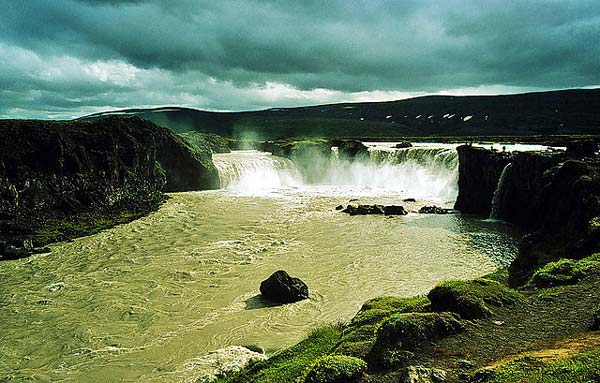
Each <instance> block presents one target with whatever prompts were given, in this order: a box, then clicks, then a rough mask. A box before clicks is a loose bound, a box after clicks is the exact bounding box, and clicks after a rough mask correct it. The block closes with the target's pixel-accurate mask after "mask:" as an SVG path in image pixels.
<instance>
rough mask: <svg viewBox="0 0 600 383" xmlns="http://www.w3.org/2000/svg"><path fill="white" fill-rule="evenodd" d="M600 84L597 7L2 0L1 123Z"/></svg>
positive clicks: (530, 2)
mask: <svg viewBox="0 0 600 383" xmlns="http://www.w3.org/2000/svg"><path fill="white" fill-rule="evenodd" d="M598 86H600V1H597V0H589V1H588V0H560V1H556V0H555V1H549V0H546V1H542V0H536V1H534V0H519V1H508V0H502V1H500V0H486V1H465V0H463V1H458V0H445V1H427V0H402V1H400V0H396V1H391V0H364V1H359V0H339V1H338V0H329V1H314V0H305V1H283V0H282V1H266V0H264V1H258V0H256V1H253V0H246V1H238V0H221V1H216V2H215V1H203V0H148V1H141V0H97V1H94V0H24V1H15V0H0V118H42V119H59V118H73V117H79V116H82V115H86V114H90V113H94V112H98V111H106V110H115V109H124V108H132V107H158V106H184V107H191V108H198V109H206V110H220V111H225V110H232V111H239V110H256V109H265V108H270V107H291V106H302V105H314V104H322V103H334V102H347V101H384V100H395V99H402V98H408V97H414V96H422V95H426V94H452V95H466V94H469V95H477V94H506V93H521V92H527V91H538V90H550V89H566V88H582V87H598Z"/></svg>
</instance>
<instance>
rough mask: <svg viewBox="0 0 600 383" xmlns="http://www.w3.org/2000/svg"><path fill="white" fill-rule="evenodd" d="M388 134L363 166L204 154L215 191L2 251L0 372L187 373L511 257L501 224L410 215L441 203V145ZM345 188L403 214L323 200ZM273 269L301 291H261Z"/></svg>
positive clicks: (150, 376) (445, 183) (143, 376)
mask: <svg viewBox="0 0 600 383" xmlns="http://www.w3.org/2000/svg"><path fill="white" fill-rule="evenodd" d="M392 146H393V145H391V144H390V145H387V144H374V145H370V156H369V159H368V161H366V162H363V163H347V162H342V161H339V160H338V159H335V156H333V159H332V160H331V161H329V162H327V163H323V162H319V163H315V165H314V166H313V167H312V169H313V170H312V172H310V174H308V173H306V171H304V172H303V171H300V168H302V169H306V167H300V166H297V164H295V163H294V162H293V161H290V160H289V159H284V158H278V157H274V156H272V155H270V154H268V153H261V152H255V151H242V152H233V153H229V154H222V155H215V164H216V166H217V167H218V169H219V171H220V174H221V182H222V184H223V189H221V190H216V191H205V192H193V193H177V194H172V195H171V198H170V199H169V200H168V201H167V202H166V203H165V204H164V205H163V206H162V207H161V208H160V209H159V210H158V211H156V212H155V213H152V214H150V215H149V216H147V217H144V218H142V219H139V220H136V221H134V222H131V223H129V224H126V225H121V226H117V227H114V228H112V229H109V230H105V231H103V232H101V233H99V234H96V235H92V236H89V237H84V238H79V239H76V240H75V241H73V242H68V243H59V244H55V245H52V246H51V248H52V253H50V254H38V255H34V256H32V257H30V258H26V259H21V260H16V261H10V262H2V263H0V280H2V284H1V285H0V322H1V323H2V334H1V335H0V338H1V347H0V381H23V380H35V381H40V382H69V381H73V382H99V381H139V382H161V383H162V382H192V381H194V380H195V378H196V377H198V376H200V375H202V374H203V373H206V371H204V370H203V369H204V368H206V367H203V366H205V365H206V362H207V361H210V360H211V358H213V357H214V355H215V354H214V353H211V352H212V351H214V350H221V349H227V348H228V347H229V346H236V345H242V346H243V345H256V346H258V347H262V348H264V349H265V350H266V351H267V353H271V352H273V351H274V350H277V349H279V348H282V347H286V346H289V345H292V344H294V343H295V342H297V341H299V340H300V339H302V337H304V336H305V335H306V333H307V332H308V331H309V330H310V329H312V328H314V327H315V326H318V325H320V324H324V323H328V322H336V321H340V320H349V319H350V318H351V317H352V316H353V315H354V314H355V313H356V312H357V311H358V309H359V308H360V306H361V305H362V303H363V302H364V301H366V300H367V299H370V298H373V297H376V296H379V295H400V296H409V295H415V294H423V293H426V292H427V291H428V290H429V289H430V288H431V287H432V286H434V285H435V284H436V283H437V282H439V281H442V280H445V279H450V278H471V277H475V276H480V275H483V274H486V273H488V272H491V271H493V270H494V269H495V268H497V267H498V266H503V265H506V264H507V263H508V262H509V261H510V260H511V259H512V258H513V256H514V254H515V246H514V243H515V241H514V235H515V233H513V232H512V231H511V229H510V228H509V227H507V226H505V225H501V224H498V223H496V222H486V221H484V220H480V219H475V218H470V217H462V216H460V215H420V214H418V213H417V211H418V209H419V207H421V206H423V205H426V204H432V203H436V204H438V206H445V207H450V206H452V203H453V199H454V198H455V195H456V177H457V163H456V155H455V153H454V151H453V147H451V146H443V145H437V146H436V145H425V147H423V148H411V149H408V150H405V149H398V150H396V149H394V148H392ZM403 198H415V199H416V202H403V201H402V199H403ZM350 200H353V202H357V203H361V202H364V203H383V204H398V203H399V204H402V205H404V206H405V208H406V209H407V210H408V211H409V214H408V215H407V216H402V217H395V218H387V217H383V216H355V217H350V216H348V215H346V214H343V213H340V212H338V211H336V210H335V206H336V205H339V204H348V203H349V201H350ZM278 269H285V270H287V271H288V272H289V273H290V274H292V275H294V276H297V277H300V278H302V279H303V280H304V281H305V282H306V283H307V284H308V285H309V288H310V294H311V299H310V300H305V301H302V302H298V303H294V304H289V305H283V306H271V305H268V304H265V302H263V301H261V299H260V298H259V296H258V287H259V284H260V282H261V280H263V279H265V278H266V277H268V276H269V275H270V274H271V273H272V272H273V271H275V270H278ZM200 361H201V363H200Z"/></svg>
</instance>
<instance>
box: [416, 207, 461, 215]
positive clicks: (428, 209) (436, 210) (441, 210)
mask: <svg viewBox="0 0 600 383" xmlns="http://www.w3.org/2000/svg"><path fill="white" fill-rule="evenodd" d="M453 212H454V209H446V208H443V207H438V206H435V205H433V206H423V207H422V208H420V209H419V214H450V213H453Z"/></svg>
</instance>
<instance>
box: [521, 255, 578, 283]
mask: <svg viewBox="0 0 600 383" xmlns="http://www.w3.org/2000/svg"><path fill="white" fill-rule="evenodd" d="M576 263H577V262H576V261H574V260H572V259H561V260H559V261H556V262H550V263H548V264H546V265H545V266H544V267H542V268H541V269H539V270H537V271H536V272H535V273H534V274H533V276H532V277H531V279H530V281H529V284H530V285H532V286H536V287H552V286H560V285H569V284H573V283H575V282H576V278H575V265H576Z"/></svg>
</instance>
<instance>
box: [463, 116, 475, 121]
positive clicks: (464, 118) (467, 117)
mask: <svg viewBox="0 0 600 383" xmlns="http://www.w3.org/2000/svg"><path fill="white" fill-rule="evenodd" d="M472 118H473V116H466V117H463V121H469V120H470V119H472Z"/></svg>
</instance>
